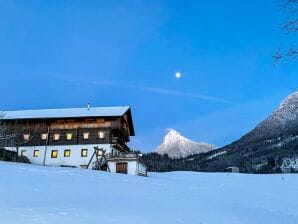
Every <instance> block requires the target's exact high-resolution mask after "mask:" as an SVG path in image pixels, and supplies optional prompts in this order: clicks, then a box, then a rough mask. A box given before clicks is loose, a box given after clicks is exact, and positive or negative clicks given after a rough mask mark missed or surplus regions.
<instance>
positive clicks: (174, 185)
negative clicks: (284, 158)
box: [0, 162, 298, 224]
mask: <svg viewBox="0 0 298 224" xmlns="http://www.w3.org/2000/svg"><path fill="white" fill-rule="evenodd" d="M0 171H1V175H0V198H1V200H0V223H5V224H19V223H22V224H67V223H71V224H83V223H84V224H86V223H103V224H109V223H113V224H118V223H119V224H152V223H154V224H175V223H177V224H178V223H188V224H200V223H204V224H218V223H220V224H236V223H239V224H240V223H241V224H244V223H247V224H257V223H262V224H265V223H270V224H283V223H287V224H297V220H298V200H297V190H298V187H297V186H298V175H244V174H227V173H222V174H219V173H212V174H211V173H195V172H173V173H163V174H157V173H150V174H149V176H150V177H148V178H145V177H137V176H127V175H121V174H111V173H104V172H100V171H89V170H81V169H71V168H55V167H42V166H36V165H29V164H16V163H8V162H0Z"/></svg>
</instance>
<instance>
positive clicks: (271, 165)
mask: <svg viewBox="0 0 298 224" xmlns="http://www.w3.org/2000/svg"><path fill="white" fill-rule="evenodd" d="M218 152H221V154H220V155H219V156H217V157H214V158H213V160H212V161H210V160H205V161H203V162H202V161H200V163H201V164H202V168H206V169H207V170H223V169H224V168H225V167H228V166H239V167H241V168H242V171H244V172H259V171H262V170H265V171H266V170H267V171H270V169H271V171H272V172H275V171H276V170H275V171H274V169H276V168H278V169H280V168H281V169H291V168H293V167H297V166H298V164H297V165H296V161H297V163H298V91H296V92H294V93H292V94H291V95H289V96H288V97H287V98H286V99H285V100H284V101H283V102H282V103H281V104H280V106H279V107H278V108H277V109H276V110H275V111H274V112H273V113H272V114H271V115H270V116H269V117H268V118H267V119H265V120H264V121H262V122H261V123H260V124H258V125H257V126H256V128H254V129H253V130H252V131H250V132H249V133H248V134H246V135H244V136H243V137H242V138H241V139H239V140H238V141H235V142H233V143H232V144H230V145H227V146H225V147H223V148H221V149H219V150H218ZM218 152H217V153H218ZM289 160H290V161H291V162H289ZM286 161H288V162H287V164H292V165H293V166H288V165H287V164H286Z"/></svg>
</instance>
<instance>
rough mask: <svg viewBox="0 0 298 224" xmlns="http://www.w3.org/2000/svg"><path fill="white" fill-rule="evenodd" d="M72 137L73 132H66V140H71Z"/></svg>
mask: <svg viewBox="0 0 298 224" xmlns="http://www.w3.org/2000/svg"><path fill="white" fill-rule="evenodd" d="M71 139H72V133H66V140H67V141H70V140H71Z"/></svg>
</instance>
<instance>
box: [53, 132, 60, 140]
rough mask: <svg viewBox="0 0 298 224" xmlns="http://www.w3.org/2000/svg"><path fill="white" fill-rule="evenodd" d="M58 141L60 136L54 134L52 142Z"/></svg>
mask: <svg viewBox="0 0 298 224" xmlns="http://www.w3.org/2000/svg"><path fill="white" fill-rule="evenodd" d="M59 139H60V134H59V133H55V134H54V141H58V140H59Z"/></svg>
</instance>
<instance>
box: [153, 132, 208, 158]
mask: <svg viewBox="0 0 298 224" xmlns="http://www.w3.org/2000/svg"><path fill="white" fill-rule="evenodd" d="M212 149H214V146H213V145H210V144H208V143H205V142H201V143H197V142H193V141H191V140H189V139H187V138H185V137H183V136H182V135H181V134H179V133H178V132H177V131H175V130H174V129H168V133H167V135H166V136H165V137H164V141H163V143H162V144H161V145H160V146H159V147H157V149H156V150H155V152H157V153H159V154H168V155H169V157H172V158H174V157H186V156H188V155H192V154H199V153H203V152H208V151H210V150H212Z"/></svg>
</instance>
